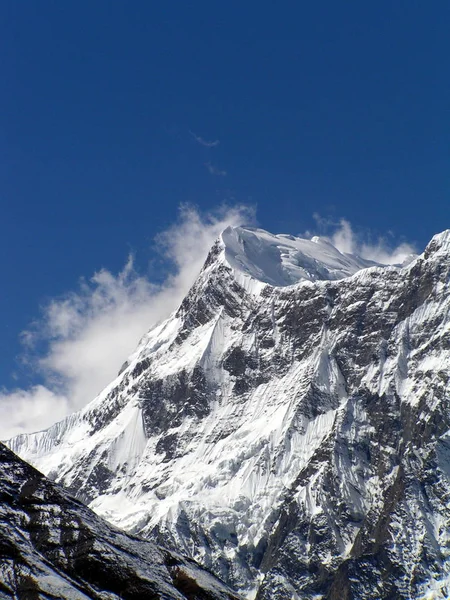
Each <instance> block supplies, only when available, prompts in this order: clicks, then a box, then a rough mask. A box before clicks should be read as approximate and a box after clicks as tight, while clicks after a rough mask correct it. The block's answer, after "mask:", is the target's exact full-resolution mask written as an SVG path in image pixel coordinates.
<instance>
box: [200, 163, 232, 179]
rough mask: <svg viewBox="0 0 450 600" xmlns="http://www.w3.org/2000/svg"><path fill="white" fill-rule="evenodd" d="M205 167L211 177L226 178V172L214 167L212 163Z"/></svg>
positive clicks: (206, 164)
mask: <svg viewBox="0 0 450 600" xmlns="http://www.w3.org/2000/svg"><path fill="white" fill-rule="evenodd" d="M205 167H206V168H207V169H208V171H209V172H210V173H211V175H219V177H225V175H226V174H227V172H226V171H223V170H222V169H219V168H218V167H216V166H214V165H212V164H211V163H210V162H207V163H205Z"/></svg>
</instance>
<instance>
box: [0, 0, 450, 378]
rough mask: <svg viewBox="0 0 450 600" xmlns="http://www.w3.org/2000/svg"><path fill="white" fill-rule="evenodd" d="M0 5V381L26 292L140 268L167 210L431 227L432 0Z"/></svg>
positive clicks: (32, 300)
mask: <svg viewBox="0 0 450 600" xmlns="http://www.w3.org/2000/svg"><path fill="white" fill-rule="evenodd" d="M157 4H160V5H161V6H160V7H158V6H157ZM0 13H1V19H0V56H1V74H2V93H1V95H0V115H1V117H0V118H1V130H0V135H1V137H0V152H1V161H0V193H1V202H2V211H1V217H2V219H1V223H2V227H1V236H0V249H1V250H0V251H1V257H2V260H1V265H2V287H3V289H2V294H1V297H0V315H1V316H0V358H1V365H2V366H1V368H0V384H2V383H3V384H5V385H10V384H11V380H10V379H9V374H10V372H11V371H12V370H13V368H14V357H15V356H16V355H17V353H18V352H19V345H18V343H17V337H18V334H19V332H20V331H21V330H22V329H24V328H25V327H26V326H27V325H28V324H29V322H30V321H31V320H32V319H34V318H36V317H38V315H39V305H40V303H42V302H44V301H45V300H46V299H47V298H49V297H53V296H55V295H58V294H61V293H62V292H65V291H67V290H70V289H73V288H74V287H75V286H76V284H77V281H78V279H79V277H80V276H90V275H91V274H92V273H93V272H94V271H95V270H96V269H98V268H100V267H106V268H109V269H111V270H113V271H117V270H119V269H120V268H121V266H122V265H123V263H124V261H125V259H126V255H127V254H128V252H129V250H130V249H132V250H134V251H135V252H137V256H138V261H140V263H141V267H142V268H145V264H146V261H147V260H148V259H149V258H150V257H151V253H150V251H149V247H150V245H151V240H152V238H153V236H154V234H155V233H156V232H158V231H159V230H161V229H164V228H165V227H166V226H167V225H169V224H170V223H171V222H173V221H174V219H175V217H176V214H177V207H178V206H179V204H180V203H182V202H192V203H195V204H197V205H198V206H199V207H200V208H201V209H205V210H207V209H209V208H211V207H214V206H216V205H217V204H219V203H220V202H222V201H224V200H227V201H229V202H231V203H233V202H244V203H248V202H249V203H256V204H257V207H258V211H257V216H258V220H259V223H260V225H261V226H262V227H264V228H267V229H270V230H272V231H274V232H281V231H283V232H290V233H297V232H300V231H304V230H305V229H307V228H311V227H312V226H313V220H312V214H313V213H314V212H319V213H320V214H321V215H323V216H324V217H332V218H334V219H337V218H339V217H342V216H343V217H346V218H348V219H349V220H350V221H351V222H352V224H353V225H354V226H356V227H358V228H361V229H362V230H368V229H370V230H372V231H373V232H375V234H382V233H385V232H386V231H387V230H393V231H394V232H395V235H396V237H397V238H398V239H400V238H406V239H407V240H408V241H412V242H415V243H416V244H417V245H418V247H419V248H421V247H422V246H423V245H425V243H426V242H427V240H428V239H429V238H430V237H431V236H432V234H433V233H435V232H437V231H440V230H443V229H445V228H448V227H450V209H449V189H450V172H449V154H450V152H449V140H450V109H449V107H450V85H449V80H450V78H449V73H450V69H449V59H448V57H449V56H450V36H449V35H448V31H449V26H450V4H449V3H448V1H447V0H445V1H441V0H435V1H434V2H431V3H424V2H419V1H415V0H407V1H406V0H405V1H400V0H397V1H395V2H392V1H389V2H386V1H381V2H361V1H359V0H358V1H357V2H354V1H351V2H345V3H342V2H336V1H330V0H324V1H322V2H285V3H283V2H278V3H275V2H263V3H256V2H226V3H218V2H217V3H215V2H208V3H207V2H193V3H186V2H166V3H164V2H163V3H156V2H147V1H135V2H125V1H120V2H119V1H115V0H107V1H105V0H96V1H95V2H86V1H77V2H71V1H65V2H61V1H60V0H53V1H50V0H46V1H45V2H35V1H30V0H22V1H20V2H17V1H14V0H7V1H5V2H3V3H2V6H1V9H0ZM190 131H192V132H194V133H196V134H197V135H199V136H202V137H203V138H205V139H207V140H211V141H213V140H216V139H218V140H220V144H219V145H218V146H217V147H215V148H206V147H203V146H201V145H200V144H198V143H196V142H195V140H194V139H193V137H192V135H190V133H189V132H190ZM207 162H211V164H212V165H214V166H216V167H217V168H218V169H220V170H224V171H226V172H227V175H226V176H221V175H212V174H210V173H209V172H208V169H207V168H206V167H205V163H207Z"/></svg>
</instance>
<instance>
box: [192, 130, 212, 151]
mask: <svg viewBox="0 0 450 600" xmlns="http://www.w3.org/2000/svg"><path fill="white" fill-rule="evenodd" d="M189 133H190V134H191V136H192V137H193V138H194V140H195V141H196V142H197V143H199V144H201V145H202V146H205V147H206V148H215V147H216V146H218V145H219V144H220V141H219V140H214V141H213V142H208V140H205V138H202V137H201V136H200V135H197V134H196V133H194V132H193V131H189Z"/></svg>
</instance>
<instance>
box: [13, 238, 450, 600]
mask: <svg viewBox="0 0 450 600" xmlns="http://www.w3.org/2000/svg"><path fill="white" fill-rule="evenodd" d="M449 276H450V232H445V233H443V234H440V235H438V236H435V238H433V240H432V241H431V242H430V244H429V245H428V247H427V249H426V250H425V252H424V254H423V255H421V256H419V257H417V258H416V259H415V260H414V261H413V262H411V263H410V264H409V265H408V266H406V267H404V268H400V267H396V266H387V267H381V266H379V265H378V266H368V264H367V263H366V262H365V261H362V260H360V259H358V258H357V257H352V256H349V255H343V254H341V253H340V252H338V250H336V249H335V248H334V247H333V246H331V245H330V244H329V243H328V242H326V241H321V240H320V239H317V238H314V239H313V240H298V239H295V238H290V237H289V236H273V235H271V234H268V233H267V232H263V231H261V230H248V229H242V228H234V229H227V230H226V231H225V232H224V233H223V234H222V236H221V238H220V239H219V240H218V242H217V243H216V244H215V245H214V247H213V248H212V250H211V252H210V254H209V256H208V258H207V260H206V263H205V266H204V268H203V270H202V272H201V273H200V275H199V277H198V279H197V281H196V283H195V284H194V286H193V288H192V289H191V291H190V292H189V294H188V295H187V297H186V298H185V299H184V301H183V302H182V304H181V306H180V308H179V310H178V311H177V312H176V313H175V314H174V315H172V316H171V317H170V318H169V319H168V320H167V321H165V322H164V323H162V324H160V325H159V326H157V327H156V328H155V329H153V330H152V331H150V332H149V333H148V334H147V335H146V336H144V338H143V340H142V341H141V343H140V345H139V347H138V349H137V351H136V352H135V353H134V354H133V355H132V356H131V357H130V359H129V361H128V363H127V364H126V365H125V368H124V370H123V372H122V373H121V374H120V375H119V376H118V378H117V379H116V380H115V381H114V382H112V384H111V385H110V386H108V387H107V388H106V389H105V390H104V392H102V393H101V394H100V395H99V396H98V397H97V398H96V399H95V400H94V401H93V402H92V403H91V404H89V405H88V406H87V407H86V408H84V409H83V410H82V411H80V412H79V413H77V414H75V415H72V416H70V417H68V418H67V419H65V420H64V421H62V422H61V423H58V424H56V425H54V426H53V427H51V428H50V429H49V430H47V431H44V432H40V433H37V434H32V435H23V436H19V437H17V438H15V439H13V440H10V441H9V442H8V444H9V446H10V447H11V448H13V449H14V450H15V451H16V452H17V453H18V454H20V455H21V456H23V457H24V458H25V459H26V460H29V461H30V462H32V463H33V464H35V465H36V466H37V467H38V468H39V469H41V470H42V471H43V472H45V473H47V474H49V476H50V477H52V478H54V479H56V480H57V481H58V482H60V483H62V484H64V485H66V486H67V487H68V488H69V489H70V490H71V491H72V493H74V494H76V495H77V496H78V497H79V498H80V499H82V500H83V501H84V502H86V503H88V504H89V505H90V506H91V507H92V508H94V510H96V511H97V512H98V513H99V514H101V515H103V516H105V517H106V518H107V519H109V520H110V521H111V522H113V523H115V524H117V525H119V526H121V527H124V528H125V529H127V530H128V531H131V532H135V533H139V534H142V535H144V536H145V535H149V536H150V535H156V536H157V538H158V539H159V540H160V541H163V542H164V543H166V544H170V545H171V546H172V547H174V548H179V549H180V550H182V551H183V552H184V553H187V554H189V555H190V556H192V557H194V558H196V559H197V560H199V561H200V562H201V563H202V564H204V565H206V566H207V567H208V568H210V569H212V570H213V571H214V572H215V573H216V574H217V575H219V576H220V577H221V578H222V579H224V580H226V581H228V582H229V583H230V584H232V585H233V586H237V587H238V588H239V589H241V590H244V591H246V593H247V595H248V597H256V598H257V599H258V600H269V599H273V598H276V599H277V598H279V599H285V598H286V599H288V598H289V599H290V600H291V599H292V598H301V599H310V598H311V599H312V598H316V599H317V598H327V599H329V600H338V599H345V598H358V599H361V600H369V599H370V600H379V599H381V598H386V599H388V598H404V599H406V598H408V599H419V598H422V597H424V594H426V593H428V594H430V595H429V596H427V597H429V598H440V597H442V598H444V597H447V596H446V594H447V593H448V590H447V591H446V583H445V581H446V578H447V577H448V572H449V570H450V562H449V558H448V557H449V553H450V534H449V533H448V532H449V531H450V527H449V526H450V510H449V508H448V497H449V495H450V462H449V461H450V437H449V431H450V410H449V408H450V407H449V393H448V391H449V390H448V385H449V378H450V368H449V366H448V365H449V364H450V360H449V359H450V316H449V315H450V312H449V311H450V292H449V289H448V281H449Z"/></svg>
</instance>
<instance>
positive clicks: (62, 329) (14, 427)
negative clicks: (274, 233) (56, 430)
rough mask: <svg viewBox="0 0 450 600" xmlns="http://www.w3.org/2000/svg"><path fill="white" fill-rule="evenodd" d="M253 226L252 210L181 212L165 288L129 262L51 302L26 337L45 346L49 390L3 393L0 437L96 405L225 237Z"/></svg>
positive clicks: (172, 232)
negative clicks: (231, 230) (225, 233)
mask: <svg viewBox="0 0 450 600" xmlns="http://www.w3.org/2000/svg"><path fill="white" fill-rule="evenodd" d="M253 220H254V212H253V210H252V209H250V208H248V207H242V206H238V207H234V208H227V207H225V208H222V209H220V210H218V211H216V213H214V214H208V215H202V214H200V213H199V212H198V211H197V210H195V209H194V208H192V207H188V206H185V207H182V208H181V211H180V218H179V220H178V222H177V223H176V224H174V225H173V226H172V227H170V228H169V229H168V230H167V231H165V232H163V233H161V234H160V235H159V236H157V239H156V250H157V251H158V252H159V253H160V254H162V256H163V257H164V258H165V259H166V260H168V261H169V262H170V263H171V265H172V271H171V272H170V273H169V275H168V276H167V277H166V279H165V280H164V281H163V283H161V284H154V283H152V282H151V281H149V280H148V279H147V278H146V277H144V276H142V275H140V274H139V273H137V272H136V270H135V268H134V264H133V259H132V257H130V258H129V259H128V261H127V263H126V265H125V267H124V268H123V270H122V271H121V272H120V273H119V274H118V275H114V274H113V273H111V272H110V271H107V270H105V269H102V270H100V271H98V272H97V273H95V274H94V275H93V277H92V278H91V279H90V280H83V281H81V283H80V285H79V288H78V289H77V290H76V291H74V292H70V293H68V294H67V295H66V296H65V297H63V298H57V299H54V300H52V301H51V302H50V303H49V304H48V305H47V307H46V308H45V309H44V312H43V315H42V318H41V320H40V321H39V322H37V323H35V324H34V325H33V327H32V329H31V330H30V331H27V332H24V334H23V337H24V341H25V342H26V344H27V346H28V347H32V346H33V345H34V344H36V343H37V342H38V343H39V346H40V345H41V344H42V343H43V342H44V344H45V345H46V348H47V350H46V352H45V354H44V356H41V357H39V358H37V359H35V361H34V366H35V367H36V368H37V369H38V370H39V371H40V372H41V373H42V374H43V375H44V377H45V382H46V385H45V386H43V385H37V386H34V387H32V388H30V389H27V390H13V391H7V390H3V391H0V439H7V438H8V437H10V436H12V435H16V434H17V433H21V432H28V431H36V430H38V429H42V428H45V427H47V426H49V425H51V424H52V423H54V422H55V421H57V420H58V419H61V418H62V417H63V416H64V415H66V414H68V413H70V412H72V411H74V410H77V409H78V408H80V407H82V406H84V405H85V404H86V403H87V402H89V401H90V400H92V399H93V398H94V397H95V395H96V394H97V393H98V392H100V391H101V390H102V389H103V387H104V386H105V385H107V384H108V383H109V382H110V381H111V380H112V379H113V378H114V377H115V376H116V375H117V372H118V370H119V369H120V367H121V365H122V363H123V362H124V361H125V360H126V358H127V356H128V355H129V354H131V352H133V350H134V349H135V347H136V345H137V343H138V341H139V339H140V338H141V337H142V335H143V334H144V333H146V332H147V331H148V330H149V329H150V327H152V326H153V325H154V324H156V323H157V322H158V321H160V320H161V319H163V318H165V317H167V316H168V315H169V314H170V312H172V311H173V310H175V309H176V308H177V306H178V305H179V303H180V302H181V300H182V299H183V297H184V296H185V294H186V293H187V291H188V290H189V288H190V286H191V285H192V283H193V282H194V280H195V277H196V276H197V274H198V273H199V271H200V269H201V267H202V264H203V262H204V260H205V258H206V255H207V252H208V250H209V248H210V247H211V245H212V244H213V242H214V240H215V239H216V238H217V236H218V235H219V234H220V232H221V231H222V230H223V229H225V228H226V227H227V226H228V225H238V224H242V223H251V222H252V221H253Z"/></svg>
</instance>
